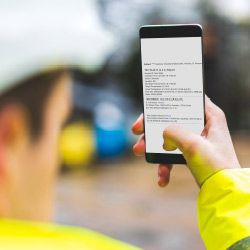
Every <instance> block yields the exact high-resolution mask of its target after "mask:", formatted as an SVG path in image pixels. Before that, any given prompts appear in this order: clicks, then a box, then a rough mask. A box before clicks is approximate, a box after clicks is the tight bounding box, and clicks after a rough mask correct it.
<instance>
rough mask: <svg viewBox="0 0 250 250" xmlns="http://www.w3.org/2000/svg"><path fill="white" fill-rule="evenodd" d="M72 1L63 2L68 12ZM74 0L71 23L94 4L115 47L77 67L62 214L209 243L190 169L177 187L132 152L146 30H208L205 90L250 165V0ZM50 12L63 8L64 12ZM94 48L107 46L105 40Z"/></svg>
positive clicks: (160, 248) (113, 231)
mask: <svg viewBox="0 0 250 250" xmlns="http://www.w3.org/2000/svg"><path fill="white" fill-rule="evenodd" d="M12 2H13V5H15V4H16V5H18V4H20V3H18V1H12ZM30 2H31V1H30ZM66 2H67V1H63V0H61V1H55V3H57V4H60V8H62V9H63V8H64V7H63V6H64V5H63V4H65V3H66ZM71 2H72V3H71V8H70V9H69V8H68V5H67V4H65V14H66V15H67V18H65V20H66V21H65V22H67V21H70V20H74V11H75V10H77V12H78V14H79V13H81V11H84V9H85V8H86V9H87V12H88V18H87V21H88V22H89V24H90V25H91V24H92V22H93V30H92V33H97V34H98V32H99V29H96V28H95V27H96V26H95V24H96V22H97V21H98V23H100V24H101V26H102V27H104V28H105V29H106V30H107V33H106V36H109V37H110V40H112V46H110V43H109V45H107V46H109V47H108V48H107V50H108V51H109V53H100V54H91V53H90V54H88V55H87V56H88V58H90V60H91V59H92V62H93V64H91V65H88V67H78V66H77V67H74V68H73V73H74V79H75V80H74V81H75V82H74V89H73V92H74V109H73V113H72V116H71V117H70V119H69V121H68V123H67V124H66V126H65V128H64V129H63V131H62V134H61V138H60V155H61V164H62V171H61V174H60V178H59V185H58V189H57V198H56V199H57V200H56V218H55V220H56V221H57V222H59V223H66V224H72V225H78V226H84V227H88V228H91V229H93V230H97V231H100V232H101V233H104V234H107V235H110V236H112V237H114V238H117V239H120V240H123V241H126V242H129V243H131V244H134V245H137V246H139V247H142V248H144V249H152V250H164V249H169V250H176V249H204V246H203V243H202V240H201V239H200V236H199V232H198V227H197V219H196V197H197V194H198V188H197V186H196V184H195V183H194V181H193V180H192V177H191V175H190V173H189V171H188V170H187V169H186V168H185V167H184V166H175V167H174V169H173V171H172V178H171V183H170V184H169V186H168V187H167V188H164V189H160V188H159V187H158V186H157V166H154V165H149V164H147V163H145V161H144V159H143V158H141V159H139V158H136V157H134V156H133V155H132V150H131V148H132V145H133V143H134V142H135V141H136V139H137V138H135V137H134V136H133V135H132V134H131V131H130V127H131V124H132V123H133V121H134V120H135V119H136V118H137V116H138V115H139V114H140V113H141V112H142V83H141V71H140V67H141V66H140V52H139V37H138V30H139V27H140V26H141V25H149V24H172V23H200V24H201V25H202V26H203V28H204V59H205V65H204V68H205V89H206V94H207V95H208V96H209V97H210V98H211V99H212V100H213V101H214V102H215V103H216V104H217V105H218V106H220V107H221V108H222V109H223V110H224V111H225V113H226V116H227V119H228V124H229V128H230V131H231V133H232V136H233V140H234V144H235V146H236V150H237V153H238V156H239V159H240V162H241V164H242V166H248V165H249V163H250V154H249V152H248V149H249V146H250V133H249V131H250V70H249V67H250V2H249V1H248V0H220V1H216V0H120V1H118V0H74V1H71ZM33 7H34V6H33ZM31 8H32V7H31ZM72 10H74V11H72ZM48 11H49V10H48ZM50 11H51V13H55V14H56V9H55V10H54V9H51V10H50ZM51 13H50V14H51ZM85 21H86V20H85ZM69 37H70V33H69ZM0 39H1V38H0ZM98 43H99V44H102V40H101V39H100V40H99V41H98ZM92 45H93V46H98V44H97V42H96V41H95V42H94V43H93V44H92ZM86 46H91V44H87V45H86ZM102 49H103V50H105V47H103V48H102ZM79 53H80V51H79ZM82 57H84V53H83V54H82ZM97 63H98V67H95V64H97Z"/></svg>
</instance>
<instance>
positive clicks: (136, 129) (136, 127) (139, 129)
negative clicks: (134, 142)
mask: <svg viewBox="0 0 250 250" xmlns="http://www.w3.org/2000/svg"><path fill="white" fill-rule="evenodd" d="M131 130H132V132H133V133H134V134H135V135H140V134H143V133H144V118H143V114H141V115H140V116H139V117H138V119H137V120H136V121H135V123H134V124H133V125H132V128H131Z"/></svg>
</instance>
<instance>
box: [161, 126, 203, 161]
mask: <svg viewBox="0 0 250 250" xmlns="http://www.w3.org/2000/svg"><path fill="white" fill-rule="evenodd" d="M163 139H164V145H163V148H164V149H165V150H170V151H172V150H175V149H176V148H178V149H180V151H181V152H182V153H183V155H184V156H185V157H187V158H189V157H190V156H192V155H193V154H195V153H196V151H197V150H199V148H200V147H201V146H202V144H203V143H204V142H203V138H202V137H201V136H199V135H197V134H194V133H193V132H190V131H188V130H186V129H183V128H180V127H178V126H169V127H167V128H166V129H165V130H164V132H163ZM186 160H187V159H186Z"/></svg>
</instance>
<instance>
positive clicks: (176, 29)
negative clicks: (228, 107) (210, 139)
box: [139, 24, 205, 164]
mask: <svg viewBox="0 0 250 250" xmlns="http://www.w3.org/2000/svg"><path fill="white" fill-rule="evenodd" d="M139 36H140V53H141V39H142V38H168V37H169V38H171V37H172V38H173V37H201V48H202V77H203V83H202V84H203V110H204V126H205V83H204V58H203V35H202V27H201V25H199V24H185V25H148V26H142V27H141V28H140V31H139ZM140 60H141V56H140ZM141 77H142V79H141V82H142V87H143V72H142V61H141ZM143 113H144V98H143ZM144 131H145V124H144ZM144 139H145V144H146V135H145V137H144ZM145 158H146V161H147V162H149V163H165V164H186V160H185V158H184V156H183V155H182V154H169V153H147V152H145Z"/></svg>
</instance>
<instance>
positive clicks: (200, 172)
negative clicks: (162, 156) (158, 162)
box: [163, 126, 219, 185]
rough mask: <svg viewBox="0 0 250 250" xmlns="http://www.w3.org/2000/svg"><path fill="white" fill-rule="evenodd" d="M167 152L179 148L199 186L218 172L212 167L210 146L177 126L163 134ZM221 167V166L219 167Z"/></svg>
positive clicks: (198, 136)
mask: <svg viewBox="0 0 250 250" xmlns="http://www.w3.org/2000/svg"><path fill="white" fill-rule="evenodd" d="M163 138H164V145H163V148H164V149H165V150H174V149H176V148H178V149H179V150H180V151H181V152H182V153H183V156H184V158H185V159H186V161H187V165H188V167H189V169H190V170H191V172H192V174H193V176H194V178H195V179H196V181H197V182H198V184H199V185H202V183H203V182H204V181H205V180H206V179H207V178H208V177H209V176H211V175H212V174H213V173H215V172H216V171H218V169H217V168H213V167H211V164H210V163H211V162H210V159H212V158H213V155H212V154H210V146H209V144H208V143H207V142H206V141H205V140H204V139H203V138H202V137H201V136H200V135H197V134H194V133H193V132H190V131H188V130H186V129H183V128H179V127H177V126H170V127H168V128H166V129H165V130H164V132H163ZM218 167H219V166H218Z"/></svg>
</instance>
